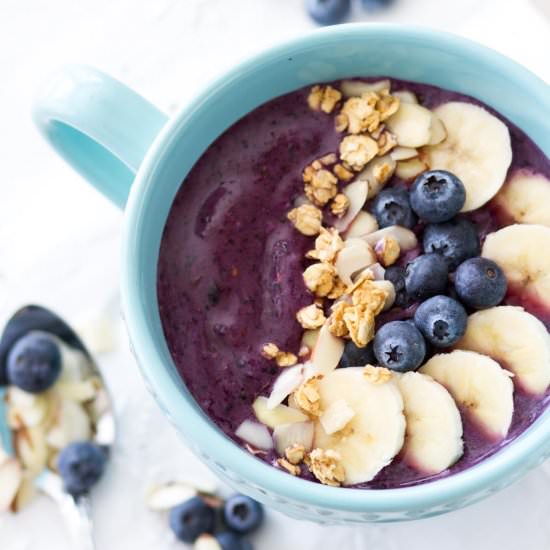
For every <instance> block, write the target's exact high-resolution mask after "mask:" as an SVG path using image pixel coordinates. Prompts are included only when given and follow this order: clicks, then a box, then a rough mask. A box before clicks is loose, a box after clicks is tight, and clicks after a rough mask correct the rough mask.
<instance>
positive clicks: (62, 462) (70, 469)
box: [57, 441, 107, 496]
mask: <svg viewBox="0 0 550 550" xmlns="http://www.w3.org/2000/svg"><path fill="white" fill-rule="evenodd" d="M106 461H107V457H106V455H105V452H104V451H103V450H102V449H101V447H99V446H98V445H96V444H94V443H91V442H88V441H83V442H77V443H71V444H70V445H68V446H67V447H65V448H64V449H63V450H62V451H61V452H60V453H59V458H58V462H57V467H58V469H59V473H60V474H61V477H62V479H63V484H64V487H65V491H67V493H69V494H71V495H73V496H79V495H82V494H84V493H87V492H88V491H89V490H90V489H91V488H92V487H93V486H94V485H95V484H96V483H97V482H98V481H99V478H100V477H101V476H102V474H103V470H104V469H105V462H106Z"/></svg>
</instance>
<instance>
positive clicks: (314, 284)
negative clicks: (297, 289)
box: [304, 262, 336, 297]
mask: <svg viewBox="0 0 550 550" xmlns="http://www.w3.org/2000/svg"><path fill="white" fill-rule="evenodd" d="M335 279H336V269H335V268H334V266H333V265H332V264H330V263H328V262H320V263H316V264H313V265H310V266H309V267H308V268H307V269H306V270H305V271H304V283H305V284H306V287H307V288H308V289H309V290H310V291H311V292H313V294H315V295H316V296H319V297H323V296H327V295H328V294H329V293H330V291H331V290H332V288H333V287H334V283H335Z"/></svg>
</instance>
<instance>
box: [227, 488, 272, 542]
mask: <svg viewBox="0 0 550 550" xmlns="http://www.w3.org/2000/svg"><path fill="white" fill-rule="evenodd" d="M223 511H224V517H225V522H226V523H227V526H228V527H229V529H231V530H232V531H236V532H237V533H242V534H246V533H251V532H252V531H255V530H256V529H257V528H258V527H259V526H260V525H261V524H262V521H263V519H264V508H263V506H262V505H261V504H260V503H259V502H257V501H255V500H254V499H251V498H250V497H247V496H246V495H240V494H237V495H233V496H231V497H229V498H228V499H227V500H226V501H225V506H224V509H223Z"/></svg>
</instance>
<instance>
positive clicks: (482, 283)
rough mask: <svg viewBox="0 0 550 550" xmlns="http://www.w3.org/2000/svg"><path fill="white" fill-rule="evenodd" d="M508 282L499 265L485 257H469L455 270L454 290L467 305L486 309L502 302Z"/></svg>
mask: <svg viewBox="0 0 550 550" xmlns="http://www.w3.org/2000/svg"><path fill="white" fill-rule="evenodd" d="M507 287H508V282H507V280H506V275H504V272H503V271H502V269H500V267H499V266H498V265H497V264H496V263H495V262H493V260H489V259H487V258H470V259H469V260H466V261H465V262H462V263H461V264H460V265H459V266H458V268H457V270H456V272H455V290H456V293H457V294H458V297H459V298H460V299H461V300H462V302H464V303H465V304H466V305H467V306H469V307H471V308H474V309H486V308H488V307H493V306H496V305H498V304H500V302H502V300H503V298H504V295H505V294H506V289H507Z"/></svg>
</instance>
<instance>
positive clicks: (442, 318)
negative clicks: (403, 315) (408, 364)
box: [414, 296, 468, 348]
mask: <svg viewBox="0 0 550 550" xmlns="http://www.w3.org/2000/svg"><path fill="white" fill-rule="evenodd" d="M467 321H468V315H467V314H466V310H465V309H464V307H463V305H462V304H461V303H459V302H457V301H456V300H453V299H452V298H449V297H448V296H434V297H433V298H430V299H429V300H426V301H425V302H422V303H421V304H420V305H419V306H418V309H417V310H416V313H415V314H414V322H415V324H416V326H417V327H418V330H420V332H421V333H422V334H423V335H424V337H425V338H426V340H428V342H430V344H433V345H434V346H436V347H438V348H446V347H448V346H452V345H453V344H454V343H455V342H458V341H459V340H460V339H461V338H462V337H463V336H464V333H465V332H466V323H467Z"/></svg>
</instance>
